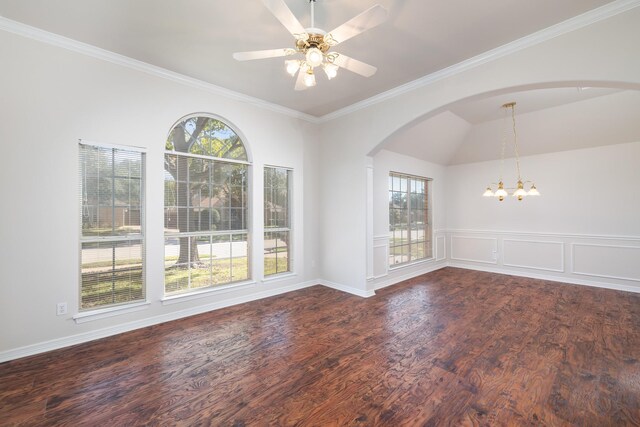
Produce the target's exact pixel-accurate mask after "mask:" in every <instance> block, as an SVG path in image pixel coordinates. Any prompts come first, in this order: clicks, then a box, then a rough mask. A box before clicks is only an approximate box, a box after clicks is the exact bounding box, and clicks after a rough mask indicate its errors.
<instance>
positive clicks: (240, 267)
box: [164, 113, 252, 297]
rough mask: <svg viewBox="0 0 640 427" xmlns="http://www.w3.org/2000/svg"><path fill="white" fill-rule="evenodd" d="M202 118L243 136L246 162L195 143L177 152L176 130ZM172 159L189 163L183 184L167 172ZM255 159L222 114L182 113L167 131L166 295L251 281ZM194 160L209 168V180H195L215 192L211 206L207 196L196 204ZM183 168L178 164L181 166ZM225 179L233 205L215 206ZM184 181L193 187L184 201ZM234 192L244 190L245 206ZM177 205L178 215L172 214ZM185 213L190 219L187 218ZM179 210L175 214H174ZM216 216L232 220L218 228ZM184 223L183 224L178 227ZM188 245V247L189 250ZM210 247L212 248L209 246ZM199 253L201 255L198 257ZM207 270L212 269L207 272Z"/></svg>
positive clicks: (175, 211) (242, 195)
mask: <svg viewBox="0 0 640 427" xmlns="http://www.w3.org/2000/svg"><path fill="white" fill-rule="evenodd" d="M199 117H202V118H206V119H209V120H215V121H218V122H220V123H221V124H222V125H224V126H225V127H226V128H228V129H229V130H230V131H232V132H233V133H234V134H235V136H237V137H238V138H239V140H240V143H241V144H242V147H243V148H244V152H245V153H246V160H238V159H233V158H224V157H216V156H214V155H206V154H194V153H192V152H191V151H192V146H193V143H195V141H193V142H192V143H191V144H190V145H189V146H188V147H186V150H187V152H184V151H177V150H175V147H173V148H174V149H170V148H171V147H170V145H169V144H168V142H169V138H170V137H171V135H172V132H173V131H174V129H176V127H177V126H179V125H181V124H182V123H185V122H186V121H188V120H191V119H193V118H199ZM172 158H173V159H175V161H176V165H177V162H178V159H183V160H181V161H183V162H185V164H188V165H189V166H188V167H187V170H188V173H187V178H186V183H184V182H183V179H181V178H182V177H181V178H178V177H177V176H173V175H172V174H171V173H170V172H169V171H168V162H169V160H170V159H172ZM251 158H252V156H251V152H250V150H249V147H248V145H247V142H246V138H245V137H244V136H243V134H242V133H241V132H240V131H239V130H238V129H237V128H236V127H235V126H234V125H233V124H232V123H230V122H229V121H228V120H226V119H224V118H222V117H220V116H217V115H214V114H209V113H194V114H190V115H187V116H184V117H182V118H181V119H179V120H178V121H176V122H175V123H174V124H173V126H172V127H171V129H170V131H169V133H168V135H167V139H166V145H165V155H164V161H165V202H164V206H165V213H164V221H165V224H164V225H165V233H164V235H165V262H164V265H165V275H164V277H165V286H164V293H165V296H168V297H171V296H179V295H184V294H189V293H192V292H201V291H203V290H215V289H221V288H227V287H230V286H236V285H239V284H243V283H245V282H248V281H250V280H251V277H252V274H251V257H250V255H251V254H250V247H251V246H250V242H249V238H250V231H251V212H252V209H251V203H250V200H251V197H250V191H251V185H250V181H251V179H250V174H251V165H252V163H251ZM194 164H200V165H203V166H202V167H203V170H205V169H208V170H209V177H208V179H209V181H208V182H202V179H201V178H200V180H199V181H198V182H196V183H195V186H196V187H198V184H200V185H201V187H203V188H205V189H206V188H209V189H210V190H209V191H210V193H209V194H208V196H207V197H208V199H209V205H208V206H209V207H208V208H203V204H202V200H203V198H202V197H198V201H197V202H194V200H193V199H194V193H192V189H193V186H192V184H193V183H192V181H191V180H190V175H191V168H192V167H193V165H194ZM178 168H179V167H178V166H177V169H178ZM183 170H184V168H183ZM220 170H223V171H224V170H228V171H230V172H229V174H228V175H225V172H221V173H219V174H218V175H215V174H216V172H217V171H220ZM236 172H237V173H236ZM234 173H235V177H240V178H239V179H240V180H241V181H242V184H241V185H237V186H236V185H232V183H231V181H232V179H236V178H234V176H233V175H234ZM214 175H215V176H214ZM170 177H172V178H173V180H174V187H175V194H173V196H172V197H173V201H171V200H168V199H170V198H171V197H168V196H169V195H170V194H171V193H170V191H171V190H170V189H169V188H168V187H171V186H170V185H168V184H167V182H169V181H171V178H170ZM224 177H226V178H225V181H224V182H226V183H229V185H228V188H229V190H228V197H229V200H228V201H229V203H230V205H229V206H222V207H220V206H215V207H214V206H213V204H214V203H217V202H214V201H213V200H214V199H215V197H214V196H213V192H214V191H216V190H215V188H218V187H220V186H218V185H217V183H216V182H214V180H216V179H222V178H224ZM180 182H183V184H180ZM180 185H186V186H187V187H188V189H187V190H182V191H188V194H187V196H186V199H187V200H186V202H185V201H184V200H182V201H178V199H179V198H180V197H178V193H179V191H178V189H179V188H180ZM232 187H233V188H232ZM234 188H235V190H234ZM233 191H240V193H241V199H242V200H243V204H242V206H240V208H238V207H233V206H232V204H233V203H234V202H233V199H234V198H233V195H231V194H230V193H232V192H233ZM182 194H184V193H182ZM216 194H218V193H216ZM205 198H206V197H205ZM183 199H185V197H183ZM236 199H237V198H236ZM171 203H173V204H171ZM172 209H173V211H174V213H171V210H172ZM196 209H197V211H198V213H197V214H196V213H195V212H196ZM238 209H240V212H241V219H240V223H241V224H242V227H238V226H237V224H238V221H237V220H238V218H237V216H236V217H235V218H234V217H233V216H232V213H233V212H236V211H238ZM203 210H209V213H208V214H207V215H209V216H208V218H209V220H208V222H206V221H205V225H204V227H203V225H202V222H201V221H200V215H202V212H203ZM214 211H215V212H216V214H215V215H214V214H213V212H214ZM185 213H186V219H184V218H185ZM174 214H175V217H172V216H173V215H174ZM214 217H215V218H217V219H218V221H222V223H224V222H225V221H227V220H228V223H227V225H228V226H222V229H218V228H217V226H216V225H217V223H216V222H214V220H213V218H214ZM193 218H198V223H197V224H195V223H194V222H193ZM172 219H174V223H173V224H172V223H171V220H172ZM179 222H180V224H179V225H178V223H179ZM172 227H173V228H172ZM176 227H177V228H176ZM225 245H226V246H228V249H227V250H222V249H221V248H222V247H223V246H225ZM176 246H177V247H176ZM187 246H188V248H186V247H187ZM207 247H208V248H209V249H206V248H207ZM203 248H204V250H203ZM176 251H177V253H176ZM194 251H195V253H194ZM216 252H217V253H216ZM237 254H240V256H237ZM194 255H195V256H196V257H195V259H194ZM226 266H228V268H227V267H226ZM207 270H208V273H206V271H207Z"/></svg>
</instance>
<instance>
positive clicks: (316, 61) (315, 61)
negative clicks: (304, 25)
mask: <svg viewBox="0 0 640 427" xmlns="http://www.w3.org/2000/svg"><path fill="white" fill-rule="evenodd" d="M305 57H306V59H307V64H309V65H310V66H311V67H314V68H315V67H317V66H319V65H320V64H322V60H323V59H324V55H323V54H322V51H321V50H320V49H318V48H317V47H312V48H309V49H307V52H306V54H305Z"/></svg>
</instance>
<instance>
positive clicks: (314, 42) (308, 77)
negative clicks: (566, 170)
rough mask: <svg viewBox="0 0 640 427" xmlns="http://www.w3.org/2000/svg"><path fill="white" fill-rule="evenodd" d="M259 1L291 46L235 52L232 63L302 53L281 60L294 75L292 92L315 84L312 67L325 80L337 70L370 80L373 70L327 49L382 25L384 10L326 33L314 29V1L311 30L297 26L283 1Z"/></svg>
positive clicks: (365, 14) (364, 14)
mask: <svg viewBox="0 0 640 427" xmlns="http://www.w3.org/2000/svg"><path fill="white" fill-rule="evenodd" d="M262 2H263V3H264V5H265V6H266V7H267V8H268V9H269V10H270V11H271V13H273V14H274V15H275V17H276V18H277V19H278V20H279V21H280V22H281V23H282V25H284V26H285V28H286V29H287V30H289V32H290V33H291V34H292V35H293V37H295V47H294V48H284V49H268V50H257V51H252V52H236V53H234V54H233V57H234V58H235V59H236V60H238V61H248V60H252V59H266V58H277V57H283V56H292V55H296V54H302V55H304V58H303V59H290V60H287V61H285V65H286V69H287V72H288V73H289V74H291V75H292V76H295V75H296V73H297V74H298V78H297V80H296V85H295V88H296V90H304V89H307V88H309V87H312V86H315V85H316V77H315V75H314V68H316V67H322V69H323V70H324V72H325V74H326V75H327V77H328V78H329V80H331V79H332V78H334V77H335V76H336V75H337V73H338V69H339V68H344V69H346V70H349V71H351V72H354V73H356V74H360V75H361V76H364V77H371V76H373V75H374V74H375V73H376V71H377V68H376V67H374V66H372V65H369V64H365V63H364V62H361V61H358V60H356V59H353V58H350V57H348V56H346V55H344V54H341V53H338V52H333V51H331V48H333V47H334V46H336V45H337V44H339V43H342V42H344V41H346V40H349V39H350V38H352V37H354V36H357V35H358V34H360V33H362V32H364V31H366V30H368V29H371V28H373V27H375V26H377V25H379V24H381V23H382V22H384V21H385V20H386V19H387V10H386V9H385V8H384V7H382V6H380V5H379V4H377V5H375V6H373V7H371V8H369V9H367V10H365V11H364V12H362V13H361V14H359V15H357V16H356V17H354V18H352V19H350V20H349V21H347V22H345V23H344V24H342V25H340V26H339V27H338V28H336V29H334V30H333V31H329V32H326V31H324V30H322V29H320V28H315V22H314V21H315V17H314V5H315V2H316V0H309V3H310V4H311V27H309V28H304V27H303V26H302V24H300V22H299V21H298V19H297V18H296V17H295V16H294V15H293V13H292V12H291V10H290V9H289V7H288V6H287V4H286V3H285V2H284V0H262Z"/></svg>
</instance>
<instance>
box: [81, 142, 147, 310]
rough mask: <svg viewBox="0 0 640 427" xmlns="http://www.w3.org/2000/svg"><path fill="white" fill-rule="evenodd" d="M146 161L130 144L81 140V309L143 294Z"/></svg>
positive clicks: (139, 297)
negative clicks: (92, 143) (108, 145)
mask: <svg viewBox="0 0 640 427" xmlns="http://www.w3.org/2000/svg"><path fill="white" fill-rule="evenodd" d="M144 162H145V154H144V153H142V152H140V151H135V150H134V149H127V148H116V147H107V146H99V145H91V144H88V143H85V142H81V143H80V177H79V178H80V210H81V218H82V221H81V223H82V230H81V234H80V310H81V311H83V310H84V311H86V310H94V309H98V308H104V307H108V306H114V305H121V304H127V303H131V302H134V301H141V300H144V299H145V283H144V276H145V275H144V258H145V252H144V167H145V165H144Z"/></svg>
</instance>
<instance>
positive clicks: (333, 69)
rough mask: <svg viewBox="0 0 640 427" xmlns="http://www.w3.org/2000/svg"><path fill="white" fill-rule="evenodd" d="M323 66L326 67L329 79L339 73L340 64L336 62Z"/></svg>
mask: <svg viewBox="0 0 640 427" xmlns="http://www.w3.org/2000/svg"><path fill="white" fill-rule="evenodd" d="M322 68H324V72H325V74H326V75H327V78H328V79H329V80H331V79H332V78H334V77H335V76H337V75H338V66H337V65H336V64H324V65H323V66H322Z"/></svg>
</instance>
